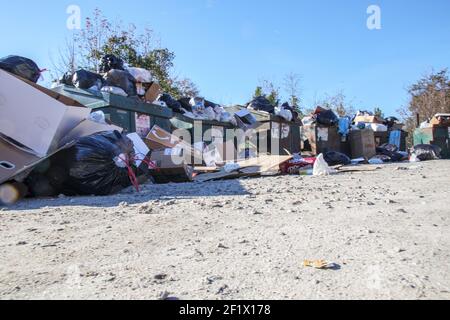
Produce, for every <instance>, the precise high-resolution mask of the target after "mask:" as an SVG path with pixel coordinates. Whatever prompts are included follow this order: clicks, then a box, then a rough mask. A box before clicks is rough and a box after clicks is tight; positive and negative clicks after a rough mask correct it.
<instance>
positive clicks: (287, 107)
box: [281, 102, 300, 121]
mask: <svg viewBox="0 0 450 320" xmlns="http://www.w3.org/2000/svg"><path fill="white" fill-rule="evenodd" d="M281 107H282V108H284V109H285V110H289V111H290V112H291V113H292V121H296V120H298V119H299V116H300V115H299V114H298V111H297V109H296V108H295V107H292V106H290V105H289V103H288V102H285V103H283V104H282V105H281Z"/></svg>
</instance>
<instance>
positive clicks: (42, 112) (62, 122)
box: [0, 70, 90, 157]
mask: <svg viewBox="0 0 450 320" xmlns="http://www.w3.org/2000/svg"><path fill="white" fill-rule="evenodd" d="M56 98H58V99H59V100H57V99H56ZM56 98H55V97H54V96H52V95H49V93H48V91H47V89H44V88H42V87H39V86H38V85H36V84H33V85H30V84H29V83H28V82H26V81H23V80H21V79H20V78H17V77H15V76H13V75H11V74H9V73H7V72H5V71H3V70H0V133H1V134H3V135H4V136H7V137H8V138H10V139H12V140H14V141H17V142H18V143H20V144H21V145H23V146H25V147H27V148H29V149H31V150H32V151H33V152H34V153H35V154H36V155H38V156H41V157H43V156H46V155H47V154H48V153H51V152H53V151H55V150H57V149H58V142H59V141H60V140H61V139H62V138H63V137H64V136H66V135H67V133H68V132H69V131H70V130H72V129H73V128H74V127H75V126H77V125H78V124H79V123H81V122H82V121H83V120H84V119H86V118H87V117H88V116H89V114H90V109H88V108H85V107H79V106H77V107H75V106H68V105H66V104H64V103H63V102H61V101H64V102H66V103H69V102H70V101H69V100H66V99H64V98H62V96H60V95H58V97H56Z"/></svg>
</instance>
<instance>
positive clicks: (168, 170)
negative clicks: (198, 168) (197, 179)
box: [150, 148, 193, 183]
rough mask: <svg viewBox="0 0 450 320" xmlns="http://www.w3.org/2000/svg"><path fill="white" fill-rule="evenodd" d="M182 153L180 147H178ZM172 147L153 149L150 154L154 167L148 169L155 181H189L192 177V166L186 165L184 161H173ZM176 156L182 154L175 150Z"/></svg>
mask: <svg viewBox="0 0 450 320" xmlns="http://www.w3.org/2000/svg"><path fill="white" fill-rule="evenodd" d="M178 150H179V151H181V153H182V149H178ZM172 151H173V149H170V148H166V149H161V150H154V151H153V152H152V154H151V158H150V159H151V161H152V162H153V163H154V164H155V165H156V167H157V168H156V169H151V170H150V175H151V176H152V177H153V179H154V180H155V182H156V183H169V182H189V181H192V179H193V167H191V166H188V165H187V164H186V162H185V161H181V163H178V162H179V161H178V159H177V160H176V161H175V162H176V163H175V162H174V161H173V158H172V156H171V152H172ZM176 153H177V155H178V156H180V157H181V156H182V154H180V153H179V152H176Z"/></svg>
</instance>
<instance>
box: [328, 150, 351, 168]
mask: <svg viewBox="0 0 450 320" xmlns="http://www.w3.org/2000/svg"><path fill="white" fill-rule="evenodd" d="M323 157H324V159H325V161H326V162H327V163H328V165H330V166H336V165H340V164H342V165H344V166H346V165H349V164H351V163H352V160H351V159H350V158H349V157H347V156H346V155H345V154H343V153H340V152H336V151H330V152H327V153H325V154H324V156H323Z"/></svg>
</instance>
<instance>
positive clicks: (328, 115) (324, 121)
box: [316, 110, 339, 127]
mask: <svg viewBox="0 0 450 320" xmlns="http://www.w3.org/2000/svg"><path fill="white" fill-rule="evenodd" d="M316 121H317V123H319V124H321V125H324V126H328V127H332V126H335V125H337V124H338V123H339V118H338V116H337V115H336V114H335V113H334V112H333V111H332V110H324V111H322V112H320V113H318V114H317V115H316Z"/></svg>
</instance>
